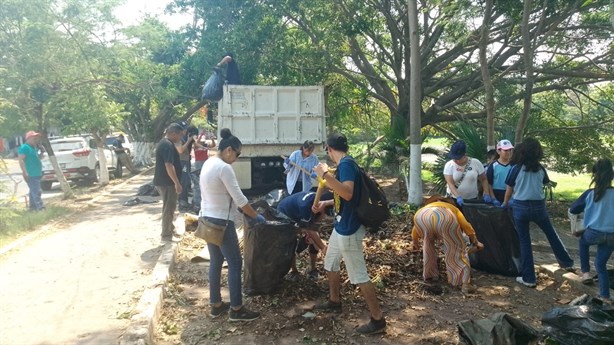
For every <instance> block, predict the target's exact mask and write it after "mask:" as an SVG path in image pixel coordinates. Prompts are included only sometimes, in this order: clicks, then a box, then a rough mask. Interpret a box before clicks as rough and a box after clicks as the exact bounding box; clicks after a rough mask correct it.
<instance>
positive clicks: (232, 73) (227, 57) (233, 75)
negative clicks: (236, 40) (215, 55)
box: [215, 53, 241, 85]
mask: <svg viewBox="0 0 614 345" xmlns="http://www.w3.org/2000/svg"><path fill="white" fill-rule="evenodd" d="M223 66H226V83H227V84H228V85H240V84H241V74H240V73H239V65H238V64H237V61H236V60H235V57H234V54H233V53H226V54H224V58H222V60H221V61H220V62H218V64H217V65H216V66H215V68H220V69H221V68H222V67H223Z"/></svg>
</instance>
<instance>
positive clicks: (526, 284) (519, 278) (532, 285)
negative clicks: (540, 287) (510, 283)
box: [516, 277, 537, 288]
mask: <svg viewBox="0 0 614 345" xmlns="http://www.w3.org/2000/svg"><path fill="white" fill-rule="evenodd" d="M516 282H517V283H518V284H522V285H524V286H526V287H530V288H534V287H536V286H537V284H535V283H527V282H525V281H524V280H522V277H516Z"/></svg>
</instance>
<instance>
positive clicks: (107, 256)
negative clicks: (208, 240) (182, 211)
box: [0, 172, 162, 345]
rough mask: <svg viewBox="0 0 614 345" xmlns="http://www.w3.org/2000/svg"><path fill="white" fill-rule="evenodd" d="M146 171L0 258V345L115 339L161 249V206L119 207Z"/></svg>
mask: <svg viewBox="0 0 614 345" xmlns="http://www.w3.org/2000/svg"><path fill="white" fill-rule="evenodd" d="M150 173H151V172H150ZM150 173H148V174H145V175H139V176H136V177H133V178H132V179H130V180H129V181H128V182H126V183H125V184H121V185H117V186H113V187H109V188H107V189H106V190H107V191H108V194H107V195H104V196H102V197H100V199H99V200H97V201H95V202H94V205H93V206H90V207H89V208H88V207H84V211H83V212H78V213H77V214H75V215H74V216H73V218H71V219H69V220H67V221H64V222H63V223H61V224H55V225H52V226H46V227H43V229H41V230H38V231H40V235H39V236H37V237H36V238H35V239H33V240H31V241H28V242H27V243H26V244H24V245H22V246H21V247H19V248H17V249H14V250H12V251H9V252H8V253H6V254H4V255H3V256H2V257H0V272H1V273H0V275H1V277H2V278H1V279H0V306H2V307H1V312H0V344H11V345H12V344H32V345H39V344H97V345H98V344H115V343H117V341H118V338H119V336H120V335H121V334H122V332H123V331H124V329H125V328H126V326H127V325H128V322H129V317H130V313H131V311H132V308H133V306H134V305H135V303H136V301H138V299H139V298H140V296H141V293H142V291H143V290H144V288H145V287H146V286H147V285H148V282H149V281H150V279H151V278H150V272H151V270H152V268H153V267H154V265H155V262H156V260H157V258H158V256H159V253H160V251H161V249H162V246H161V245H160V217H159V214H160V212H161V204H160V203H157V204H149V205H137V206H132V207H124V206H122V205H121V203H122V202H123V201H125V200H127V199H130V198H132V197H133V196H134V194H135V193H136V190H137V188H138V187H139V186H140V185H142V184H143V183H146V182H148V181H150V180H151V175H150ZM95 200H96V199H95Z"/></svg>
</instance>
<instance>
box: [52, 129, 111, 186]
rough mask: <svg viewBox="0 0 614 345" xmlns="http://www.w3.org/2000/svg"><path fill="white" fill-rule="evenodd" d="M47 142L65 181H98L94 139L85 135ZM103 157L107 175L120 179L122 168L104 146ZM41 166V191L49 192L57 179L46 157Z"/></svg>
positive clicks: (96, 152) (97, 162) (98, 172)
mask: <svg viewBox="0 0 614 345" xmlns="http://www.w3.org/2000/svg"><path fill="white" fill-rule="evenodd" d="M49 142H50V143H51V147H52V148H53V152H54V154H55V157H56V158H57V160H58V164H59V165H60V168H61V169H62V172H64V176H65V177H66V179H67V180H71V181H80V180H84V181H86V182H88V183H94V182H97V181H98V178H99V177H100V163H99V160H98V151H97V149H96V142H95V140H94V138H92V137H91V136H87V135H86V136H74V137H73V136H70V137H64V138H56V139H50V140H49ZM104 155H105V157H106V162H107V168H108V170H109V173H111V174H113V176H115V177H117V178H119V177H121V176H122V166H121V164H118V160H117V156H116V155H115V153H114V152H113V151H112V150H110V149H109V148H108V147H106V146H105V147H104ZM42 165H43V177H42V179H41V189H43V190H50V189H51V185H52V184H53V182H57V181H58V179H57V177H56V176H55V171H54V170H53V166H52V165H51V161H50V160H49V156H48V155H45V156H44V157H43V159H42Z"/></svg>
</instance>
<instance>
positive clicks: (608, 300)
mask: <svg viewBox="0 0 614 345" xmlns="http://www.w3.org/2000/svg"><path fill="white" fill-rule="evenodd" d="M597 299H598V300H600V301H601V303H603V304H604V305H611V304H612V299H611V298H608V297H603V296H597Z"/></svg>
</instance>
